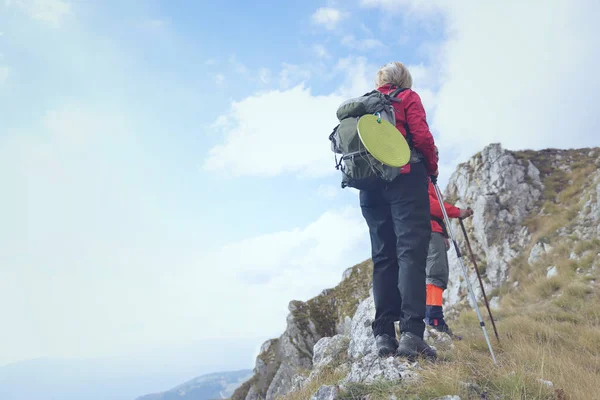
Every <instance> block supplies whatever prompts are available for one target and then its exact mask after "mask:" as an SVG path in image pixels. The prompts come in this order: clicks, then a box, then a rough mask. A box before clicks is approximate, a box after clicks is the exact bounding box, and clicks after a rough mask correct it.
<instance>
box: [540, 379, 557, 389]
mask: <svg viewBox="0 0 600 400" xmlns="http://www.w3.org/2000/svg"><path fill="white" fill-rule="evenodd" d="M538 382H539V383H541V384H542V385H545V386H547V387H549V388H553V387H554V383H552V382H551V381H545V380H543V379H538Z"/></svg>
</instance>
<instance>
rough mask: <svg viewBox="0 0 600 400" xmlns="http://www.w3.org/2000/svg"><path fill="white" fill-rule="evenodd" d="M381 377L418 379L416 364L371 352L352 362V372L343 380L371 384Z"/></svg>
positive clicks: (389, 379) (392, 379)
mask: <svg viewBox="0 0 600 400" xmlns="http://www.w3.org/2000/svg"><path fill="white" fill-rule="evenodd" d="M379 379H384V380H386V381H397V380H406V381H409V382H410V381H413V380H415V379H418V375H417V374H416V372H415V365H414V364H411V363H408V362H405V361H401V360H400V359H399V358H396V357H387V358H380V357H378V356H377V354H376V353H370V354H368V355H366V356H364V357H362V358H361V359H360V360H356V361H354V362H353V363H352V366H351V370H350V373H349V374H348V376H346V378H345V379H344V381H343V382H344V383H349V382H353V383H365V384H370V383H373V382H375V381H376V380H379Z"/></svg>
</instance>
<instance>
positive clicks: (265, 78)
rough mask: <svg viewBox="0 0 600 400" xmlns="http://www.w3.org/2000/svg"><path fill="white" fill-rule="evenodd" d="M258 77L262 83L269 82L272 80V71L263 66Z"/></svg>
mask: <svg viewBox="0 0 600 400" xmlns="http://www.w3.org/2000/svg"><path fill="white" fill-rule="evenodd" d="M258 78H259V79H260V81H261V82H262V83H269V82H270V81H271V71H270V70H269V69H268V68H261V69H260V70H259V71H258Z"/></svg>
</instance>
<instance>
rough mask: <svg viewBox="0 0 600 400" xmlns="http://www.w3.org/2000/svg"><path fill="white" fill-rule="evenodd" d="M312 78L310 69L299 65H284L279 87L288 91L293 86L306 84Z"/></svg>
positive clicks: (280, 74)
mask: <svg viewBox="0 0 600 400" xmlns="http://www.w3.org/2000/svg"><path fill="white" fill-rule="evenodd" d="M310 77H311V72H310V69H308V68H305V67H302V66H299V65H294V64H287V63H283V68H282V70H281V72H280V73H279V86H280V87H281V88H282V89H288V88H289V87H291V86H294V85H297V84H299V83H301V82H305V81H306V80H308V79H309V78H310Z"/></svg>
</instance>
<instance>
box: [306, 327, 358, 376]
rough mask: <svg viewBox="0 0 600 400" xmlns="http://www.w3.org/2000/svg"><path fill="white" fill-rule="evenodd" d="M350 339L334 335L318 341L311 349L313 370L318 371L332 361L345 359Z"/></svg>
mask: <svg viewBox="0 0 600 400" xmlns="http://www.w3.org/2000/svg"><path fill="white" fill-rule="evenodd" d="M349 343H350V339H349V338H348V336H343V335H335V336H334V337H324V338H322V339H320V340H319V341H318V342H317V344H315V347H314V348H313V369H316V370H319V369H321V368H323V367H324V366H326V365H328V364H331V363H332V362H334V361H338V362H339V361H341V358H345V357H346V354H345V353H347V351H348V345H349Z"/></svg>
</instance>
